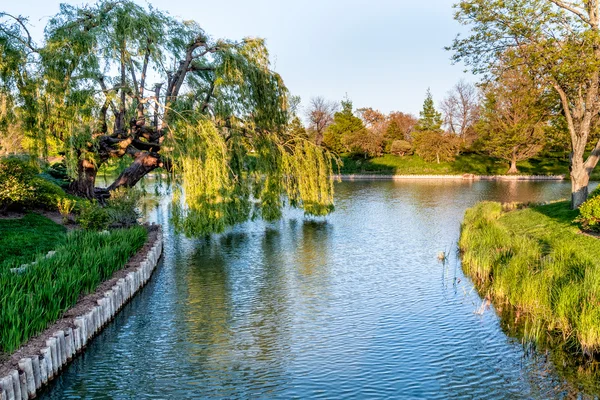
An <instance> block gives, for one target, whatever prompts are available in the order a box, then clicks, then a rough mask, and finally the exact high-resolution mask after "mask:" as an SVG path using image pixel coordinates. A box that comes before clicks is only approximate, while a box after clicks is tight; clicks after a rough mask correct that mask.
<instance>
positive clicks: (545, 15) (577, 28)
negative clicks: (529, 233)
mask: <svg viewBox="0 0 600 400" xmlns="http://www.w3.org/2000/svg"><path fill="white" fill-rule="evenodd" d="M599 5H600V2H599V0H589V1H577V2H571V1H569V2H567V1H562V0H463V1H460V2H459V3H458V4H457V5H456V6H455V7H456V19H457V20H458V21H459V22H461V23H463V24H464V25H467V26H469V27H470V28H471V32H470V33H469V34H468V35H467V36H466V37H460V36H459V37H457V38H456V40H455V41H454V44H453V45H452V47H451V49H452V50H454V59H455V60H457V61H464V62H466V63H467V64H469V65H471V66H472V68H473V70H474V71H475V72H479V73H484V74H486V75H493V74H495V73H497V72H498V71H499V69H498V67H499V66H503V67H505V68H517V67H519V66H523V65H525V66H526V67H527V69H528V71H529V72H530V73H531V74H532V76H533V77H534V78H535V79H536V81H537V83H538V84H539V85H548V86H549V87H551V88H552V89H553V90H554V91H555V93H556V94H557V97H558V99H559V102H560V107H561V108H562V112H563V114H564V117H565V121H566V126H567V129H568V131H569V134H570V139H571V140H570V141H571V149H572V154H571V183H572V205H573V207H578V206H579V205H580V204H581V203H583V201H585V199H586V198H587V194H588V183H589V178H590V174H591V172H592V171H593V169H594V168H595V167H596V165H597V163H598V160H599V159H600V141H598V140H595V141H594V143H592V149H591V154H590V155H589V156H587V158H586V155H585V152H586V147H587V145H588V143H590V140H591V137H590V133H591V132H592V131H593V129H594V127H595V126H597V125H598V122H599V116H600V115H599V112H600V96H599V94H600V29H599V24H600V9H599Z"/></svg>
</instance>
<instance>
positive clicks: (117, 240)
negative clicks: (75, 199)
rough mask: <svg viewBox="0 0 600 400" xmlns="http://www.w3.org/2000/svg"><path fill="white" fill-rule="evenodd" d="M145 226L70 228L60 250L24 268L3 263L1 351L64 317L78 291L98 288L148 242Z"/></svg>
mask: <svg viewBox="0 0 600 400" xmlns="http://www.w3.org/2000/svg"><path fill="white" fill-rule="evenodd" d="M147 236H148V232H147V230H146V228H144V227H140V226H137V227H133V228H130V229H119V230H113V231H111V232H109V233H107V234H103V233H99V232H89V231H76V232H71V233H69V234H68V235H67V236H66V238H65V241H64V243H63V244H61V245H60V246H59V247H57V248H55V249H54V250H56V254H54V256H52V257H50V258H46V257H45V255H44V254H40V255H39V256H38V257H37V259H36V260H35V263H32V264H30V265H29V266H27V267H26V268H25V269H24V270H22V272H12V271H11V267H12V268H17V267H19V262H18V260H15V262H14V265H10V263H8V265H7V264H6V263H5V265H4V267H5V268H2V269H0V352H5V353H10V352H13V351H14V350H16V349H17V348H18V347H19V346H21V345H22V344H23V343H24V342H26V341H27V340H28V339H29V338H31V337H32V336H35V335H37V334H39V333H41V332H42V331H43V330H44V329H46V328H47V326H48V325H49V324H50V323H52V322H54V321H56V320H57V319H59V318H61V316H62V315H63V314H64V312H65V311H67V310H68V309H69V308H71V307H73V306H74V305H75V304H76V302H77V300H78V299H79V298H80V296H84V295H87V294H90V293H92V292H94V291H95V289H96V288H97V287H98V285H99V284H100V283H102V282H103V281H105V280H107V279H109V278H110V277H111V276H112V275H113V273H114V272H116V271H117V270H119V269H121V268H123V267H124V266H125V264H126V263H127V261H128V259H129V258H130V257H131V256H132V255H134V254H135V253H136V252H137V251H138V250H139V249H140V248H141V247H142V246H143V245H144V243H145V241H146V239H147Z"/></svg>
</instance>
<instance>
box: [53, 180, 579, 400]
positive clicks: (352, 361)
mask: <svg viewBox="0 0 600 400" xmlns="http://www.w3.org/2000/svg"><path fill="white" fill-rule="evenodd" d="M569 190H570V184H569V183H568V182H462V181H455V182H434V181H410V182H392V181H387V182H343V183H339V184H337V185H336V206H337V208H336V212H335V213H334V214H333V215H331V216H330V217H328V218H326V219H310V218H304V217H303V215H302V213H301V212H298V211H293V210H290V211H288V212H287V213H286V215H285V218H284V219H283V220H282V221H280V222H278V223H274V224H267V223H264V222H260V221H255V222H249V223H245V224H243V225H240V226H238V227H236V228H235V229H233V230H232V231H231V232H228V233H226V234H222V235H218V236H214V237H212V238H205V239H193V240H192V239H186V238H184V237H182V236H179V235H177V234H175V233H174V232H173V228H172V227H171V226H170V225H169V213H168V202H167V201H164V203H163V204H160V205H158V206H157V208H156V209H155V210H154V211H153V212H152V213H151V215H150V219H151V220H153V221H156V222H159V223H161V224H163V226H164V230H165V253H164V257H163V261H162V263H161V265H160V266H159V268H158V270H157V271H156V273H155V275H154V277H153V279H152V281H151V283H150V284H149V285H148V286H147V287H146V288H145V289H144V290H143V291H142V292H141V293H140V294H139V295H138V296H137V297H136V298H135V299H134V300H133V301H132V302H131V303H130V304H129V305H127V306H126V307H125V308H124V310H123V311H122V312H121V313H120V314H119V315H118V317H117V318H116V320H115V321H114V323H112V324H111V325H110V326H109V327H108V328H107V329H106V330H105V331H104V332H103V333H102V334H100V336H99V337H97V338H96V339H95V340H94V341H93V343H92V344H91V345H90V346H89V347H88V350H87V351H86V353H85V354H84V355H83V356H81V357H79V358H78V359H77V360H76V361H75V362H73V363H72V364H71V365H70V367H68V369H67V370H66V372H65V373H64V374H63V375H62V376H61V377H60V378H59V379H58V380H56V381H55V383H54V384H53V385H52V386H51V388H50V389H49V390H47V391H46V392H45V393H44V394H43V395H42V398H44V399H68V398H114V399H129V398H145V399H148V398H157V399H159V398H174V399H196V398H286V399H287V398H329V399H330V398H361V399H362V398H385V397H393V398H415V397H416V398H429V399H431V398H440V399H445V398H490V399H496V398H550V397H561V396H569V395H572V394H574V393H577V391H578V390H579V389H578V387H577V384H576V383H573V382H568V381H567V380H566V379H565V378H564V375H561V374H559V373H557V371H556V369H555V368H554V367H553V365H552V363H551V362H550V361H548V359H549V357H547V355H546V354H539V355H526V351H525V349H524V347H523V345H522V344H521V342H520V341H519V340H518V339H516V338H511V337H509V336H507V335H506V334H505V333H504V331H503V329H502V326H501V323H500V320H499V318H498V317H497V315H496V313H495V311H494V310H493V309H485V308H482V307H481V304H482V299H481V298H480V297H479V295H478V294H477V292H476V290H474V288H473V285H472V283H471V281H470V280H469V279H468V278H465V276H464V275H463V273H462V271H461V266H460V260H459V259H458V255H457V247H456V243H457V240H458V237H459V232H460V222H461V220H462V217H463V214H464V211H465V210H466V209H467V208H468V207H470V206H472V205H473V204H475V203H476V202H478V201H480V200H485V199H489V200H498V201H546V200H553V199H558V198H564V197H567V196H568V195H569ZM442 251H443V252H446V253H447V254H448V259H447V261H446V262H445V263H441V262H440V261H438V259H437V255H438V253H439V252H442Z"/></svg>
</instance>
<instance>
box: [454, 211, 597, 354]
mask: <svg viewBox="0 0 600 400" xmlns="http://www.w3.org/2000/svg"><path fill="white" fill-rule="evenodd" d="M577 214H578V212H577V211H572V210H570V209H569V203H568V202H559V203H553V204H549V205H542V206H535V207H529V208H524V209H520V210H513V211H504V210H503V206H502V205H501V204H499V203H492V202H483V203H479V204H478V205H476V206H475V207H473V208H471V209H469V210H468V211H467V212H466V214H465V219H464V222H463V226H462V232H461V238H460V243H459V245H460V249H461V251H462V252H463V269H464V271H465V273H467V274H468V275H469V276H471V277H472V278H473V280H474V281H475V282H476V284H477V286H478V288H479V289H480V291H481V293H482V294H484V295H489V296H490V297H491V298H492V299H493V300H494V303H495V304H496V305H497V306H498V307H499V308H503V307H505V306H509V307H508V308H509V309H512V310H515V311H516V313H517V315H522V316H523V317H524V318H523V320H524V321H526V325H527V328H526V329H525V332H524V334H525V336H527V337H528V338H529V339H532V340H538V341H540V340H546V339H547V338H548V337H552V338H553V339H554V340H555V339H558V340H559V341H560V342H561V343H563V344H565V345H567V347H569V348H571V349H574V351H575V352H578V353H580V354H588V355H591V354H594V355H598V354H599V353H600V240H599V239H597V238H595V237H590V236H587V235H584V234H582V233H581V231H580V229H579V227H578V226H577V225H576V224H575V223H573V222H572V221H573V219H575V218H576V217H577Z"/></svg>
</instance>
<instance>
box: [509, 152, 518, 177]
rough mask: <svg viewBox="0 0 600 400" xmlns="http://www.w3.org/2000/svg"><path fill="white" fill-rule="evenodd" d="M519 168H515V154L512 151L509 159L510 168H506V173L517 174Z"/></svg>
mask: <svg viewBox="0 0 600 400" xmlns="http://www.w3.org/2000/svg"><path fill="white" fill-rule="evenodd" d="M518 173H519V170H518V169H517V156H516V154H515V153H513V155H512V158H511V159H510V168H509V169H508V174H509V175H510V174H518Z"/></svg>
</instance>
